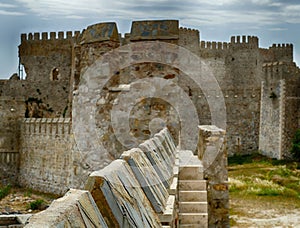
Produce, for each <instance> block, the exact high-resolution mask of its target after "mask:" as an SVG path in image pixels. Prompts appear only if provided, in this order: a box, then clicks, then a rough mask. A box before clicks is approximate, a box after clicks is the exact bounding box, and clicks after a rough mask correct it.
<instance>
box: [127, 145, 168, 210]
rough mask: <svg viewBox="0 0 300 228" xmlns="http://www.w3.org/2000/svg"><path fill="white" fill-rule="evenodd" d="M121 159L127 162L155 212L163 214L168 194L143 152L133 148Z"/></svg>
mask: <svg viewBox="0 0 300 228" xmlns="http://www.w3.org/2000/svg"><path fill="white" fill-rule="evenodd" d="M121 158H123V159H124V160H125V161H127V162H128V164H129V166H130V168H131V170H132V172H133V173H134V175H135V177H136V179H137V180H138V181H139V183H140V185H141V187H142V189H143V190H144V193H145V195H146V196H147V198H148V199H149V201H150V202H151V205H152V206H153V208H154V210H155V212H157V213H163V211H164V210H165V208H166V203H167V199H168V197H169V194H168V191H167V189H166V188H165V186H164V184H163V183H162V182H161V180H160V178H159V176H158V174H157V172H156V171H155V169H154V167H153V166H152V164H151V163H150V161H149V160H148V158H147V156H146V155H145V154H144V152H143V151H142V150H141V149H139V148H134V149H131V150H128V151H125V152H124V153H123V154H122V155H121Z"/></svg>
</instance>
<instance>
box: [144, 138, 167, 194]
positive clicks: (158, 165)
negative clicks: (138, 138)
mask: <svg viewBox="0 0 300 228" xmlns="http://www.w3.org/2000/svg"><path fill="white" fill-rule="evenodd" d="M139 147H140V149H141V150H142V151H143V152H144V153H145V155H146V157H147V158H148V160H149V161H150V163H151V165H152V167H153V168H154V169H155V171H156V173H157V175H158V176H159V178H160V181H161V182H162V183H163V184H164V186H165V187H166V188H169V187H170V184H171V182H170V180H171V177H172V172H171V171H170V168H169V166H170V165H169V164H168V163H167V161H166V160H165V159H164V156H163V155H162V154H161V151H160V150H159V149H158V148H157V147H156V146H155V145H154V144H153V142H152V141H151V140H147V141H145V142H144V143H142V144H140V145H139Z"/></svg>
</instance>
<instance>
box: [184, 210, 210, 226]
mask: <svg viewBox="0 0 300 228" xmlns="http://www.w3.org/2000/svg"><path fill="white" fill-rule="evenodd" d="M179 224H180V227H184V226H183V225H184V224H186V225H187V226H186V227H190V226H191V225H192V227H208V222H207V213H180V214H179Z"/></svg>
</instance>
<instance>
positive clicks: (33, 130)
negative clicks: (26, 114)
mask: <svg viewBox="0 0 300 228" xmlns="http://www.w3.org/2000/svg"><path fill="white" fill-rule="evenodd" d="M71 126H72V121H71V119H70V118H25V119H24V121H23V127H22V129H23V134H25V135H36V136H39V135H40V136H45V135H49V136H52V137H56V136H57V135H61V136H67V135H70V134H71Z"/></svg>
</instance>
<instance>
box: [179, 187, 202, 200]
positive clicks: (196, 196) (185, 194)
mask: <svg viewBox="0 0 300 228" xmlns="http://www.w3.org/2000/svg"><path fill="white" fill-rule="evenodd" d="M179 202H207V191H182V190H181V191H179Z"/></svg>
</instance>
